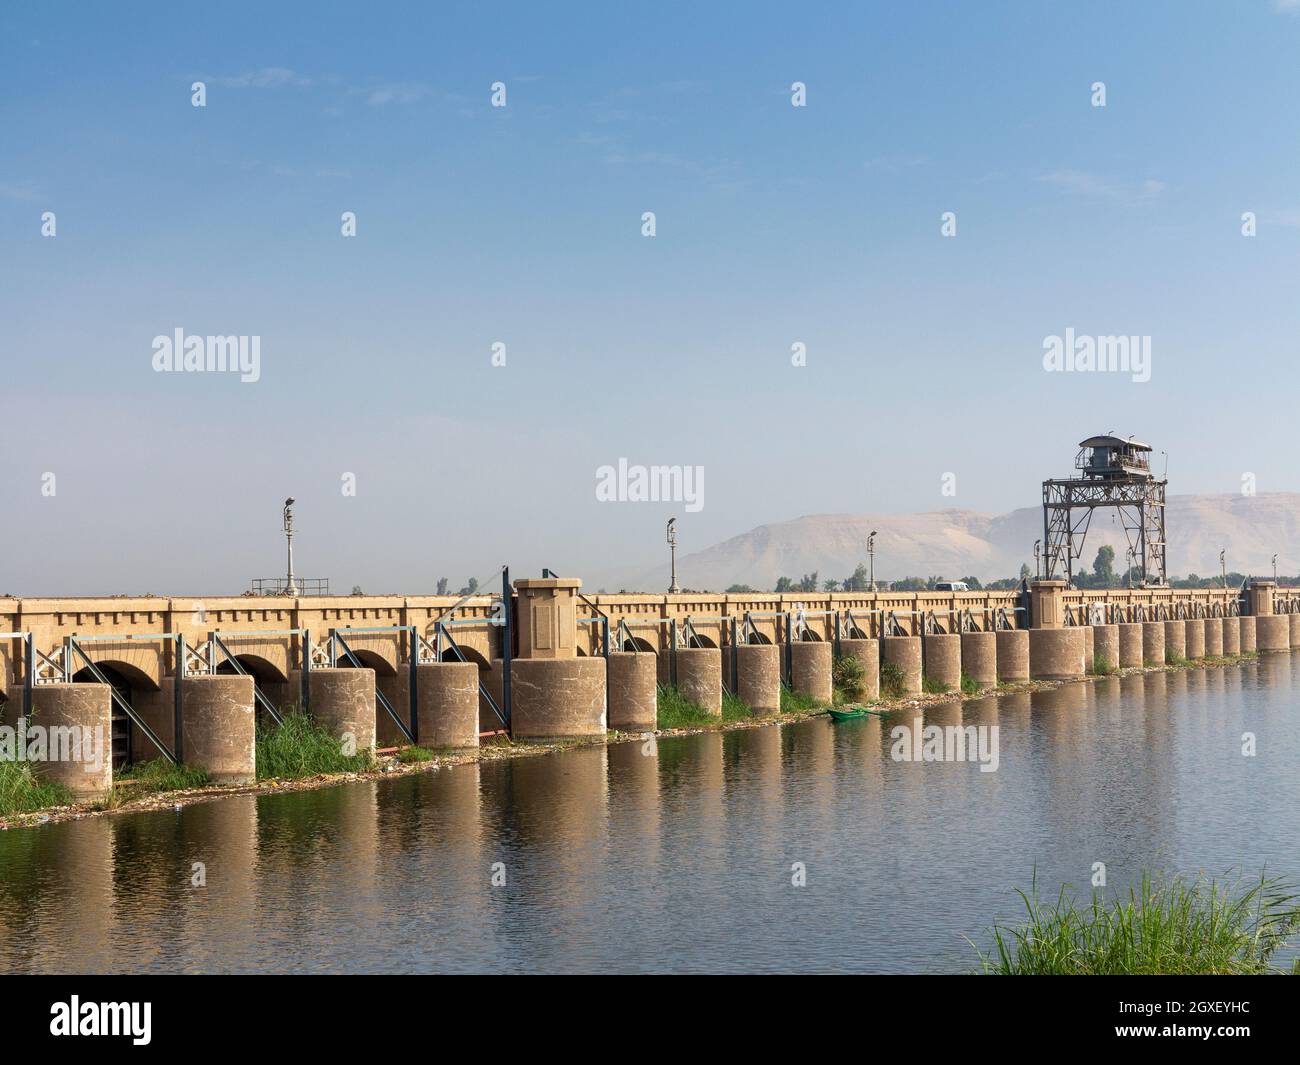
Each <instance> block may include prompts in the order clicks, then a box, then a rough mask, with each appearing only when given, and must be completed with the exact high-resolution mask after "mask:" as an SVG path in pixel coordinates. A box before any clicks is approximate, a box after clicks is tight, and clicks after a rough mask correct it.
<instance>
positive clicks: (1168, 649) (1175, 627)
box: [1165, 618, 1187, 662]
mask: <svg viewBox="0 0 1300 1065" xmlns="http://www.w3.org/2000/svg"><path fill="white" fill-rule="evenodd" d="M1186 657H1187V622H1186V621H1183V620H1182V619H1181V618H1180V619H1178V620H1176V621H1166V622H1165V660H1166V661H1168V662H1173V661H1175V660H1177V659H1182V658H1186Z"/></svg>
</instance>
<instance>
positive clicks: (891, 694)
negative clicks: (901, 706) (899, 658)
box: [880, 662, 906, 699]
mask: <svg viewBox="0 0 1300 1065" xmlns="http://www.w3.org/2000/svg"><path fill="white" fill-rule="evenodd" d="M905 682H906V678H905V677H904V676H903V671H902V670H901V669H899V668H898V667H897V666H896V665H894V663H893V662H881V663H880V694H881V695H882V696H884V697H885V698H886V699H901V698H902V697H903V696H904V695H905V694H906V692H905V691H904V684H905Z"/></svg>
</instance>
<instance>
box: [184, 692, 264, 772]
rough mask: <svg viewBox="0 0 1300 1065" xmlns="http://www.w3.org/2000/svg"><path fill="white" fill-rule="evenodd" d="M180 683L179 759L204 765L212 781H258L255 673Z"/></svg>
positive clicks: (203, 767) (189, 763)
mask: <svg viewBox="0 0 1300 1065" xmlns="http://www.w3.org/2000/svg"><path fill="white" fill-rule="evenodd" d="M181 684H182V690H181V702H182V716H181V726H182V728H183V729H184V733H183V735H182V737H181V753H182V761H184V762H185V764H186V765H193V766H198V767H199V768H201V769H206V770H207V771H208V776H210V777H211V778H212V782H213V783H214V784H248V783H250V782H252V781H254V780H256V779H257V742H256V739H257V737H256V728H255V725H254V716H253V678H252V677H247V676H241V675H237V674H229V675H227V674H220V673H215V674H208V675H205V676H197V677H186V678H185V679H184V680H183V681H182V682H181Z"/></svg>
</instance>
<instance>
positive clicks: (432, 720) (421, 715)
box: [415, 659, 555, 750]
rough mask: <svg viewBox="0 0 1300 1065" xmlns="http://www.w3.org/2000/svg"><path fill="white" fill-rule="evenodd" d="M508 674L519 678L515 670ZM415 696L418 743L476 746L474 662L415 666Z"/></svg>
mask: <svg viewBox="0 0 1300 1065" xmlns="http://www.w3.org/2000/svg"><path fill="white" fill-rule="evenodd" d="M536 661H538V662H542V661H547V660H545V659H537V660H536ZM551 661H555V660H554V659H552V660H551ZM511 676H512V678H513V679H514V680H515V681H516V683H518V682H519V678H518V675H517V674H515V673H513V672H512V674H511ZM415 697H416V704H415V708H416V722H417V728H416V742H417V743H418V744H419V745H420V746H421V747H427V748H429V749H430V750H471V749H473V748H475V747H477V746H478V666H477V665H475V664H474V663H473V662H429V663H426V664H425V665H422V666H417V667H416V677H415Z"/></svg>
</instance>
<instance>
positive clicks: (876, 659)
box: [840, 640, 880, 702]
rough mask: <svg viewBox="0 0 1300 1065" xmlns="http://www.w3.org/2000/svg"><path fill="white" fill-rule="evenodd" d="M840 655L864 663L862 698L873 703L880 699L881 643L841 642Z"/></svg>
mask: <svg viewBox="0 0 1300 1065" xmlns="http://www.w3.org/2000/svg"><path fill="white" fill-rule="evenodd" d="M840 654H841V655H843V656H844V657H845V658H856V659H857V660H858V661H859V662H861V663H862V698H863V699H864V700H865V701H867V702H871V701H873V700H875V699H879V698H880V641H879V640H841V641H840Z"/></svg>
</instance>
